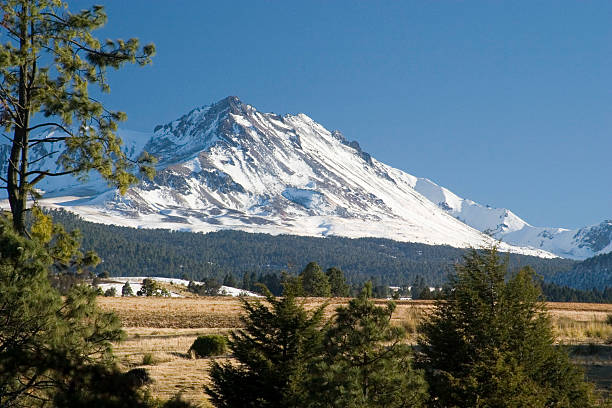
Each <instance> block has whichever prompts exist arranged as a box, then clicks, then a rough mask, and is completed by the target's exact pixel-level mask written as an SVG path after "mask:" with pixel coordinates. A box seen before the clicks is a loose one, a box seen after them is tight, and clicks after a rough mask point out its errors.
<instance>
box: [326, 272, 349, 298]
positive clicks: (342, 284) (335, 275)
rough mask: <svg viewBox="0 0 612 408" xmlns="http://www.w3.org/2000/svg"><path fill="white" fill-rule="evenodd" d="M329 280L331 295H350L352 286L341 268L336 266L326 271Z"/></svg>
mask: <svg viewBox="0 0 612 408" xmlns="http://www.w3.org/2000/svg"><path fill="white" fill-rule="evenodd" d="M325 274H326V275H327V280H328V281H329V285H330V289H331V296H334V297H347V296H349V295H350V291H351V288H350V286H349V285H347V283H346V279H345V278H344V273H343V272H342V270H341V269H340V268H336V267H335V266H334V267H332V268H329V269H328V270H327V271H325Z"/></svg>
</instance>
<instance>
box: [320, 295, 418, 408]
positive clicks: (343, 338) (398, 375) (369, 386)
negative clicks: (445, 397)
mask: <svg viewBox="0 0 612 408" xmlns="http://www.w3.org/2000/svg"><path fill="white" fill-rule="evenodd" d="M371 297H372V286H371V284H370V283H368V284H366V286H365V287H364V289H363V290H362V292H361V294H360V295H359V296H358V297H357V298H355V299H353V300H351V301H350V302H349V305H348V306H347V307H340V308H338V309H337V310H336V316H335V319H334V321H333V324H332V325H331V327H330V328H329V330H328V331H327V333H326V335H325V339H324V342H323V345H324V350H325V354H324V355H323V357H322V358H321V359H320V361H319V363H318V364H315V366H314V369H313V374H312V377H311V378H312V383H311V384H310V386H309V389H310V391H311V397H310V401H309V405H308V406H310V407H356V408H359V407H362V408H367V407H381V408H394V407H420V406H423V404H424V402H425V401H426V399H427V391H426V389H427V386H426V384H425V380H424V378H423V374H422V373H421V372H419V371H416V370H413V369H412V353H411V350H410V346H408V345H407V344H405V343H404V341H405V331H404V330H403V329H402V328H401V327H397V326H391V316H392V314H393V311H394V310H395V304H394V303H393V302H389V303H388V304H387V305H386V306H385V307H381V306H376V305H375V303H374V301H372V300H371Z"/></svg>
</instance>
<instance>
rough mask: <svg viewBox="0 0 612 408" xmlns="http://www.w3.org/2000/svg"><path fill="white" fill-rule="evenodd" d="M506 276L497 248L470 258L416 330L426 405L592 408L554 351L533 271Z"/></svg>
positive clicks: (577, 376) (577, 375)
mask: <svg viewBox="0 0 612 408" xmlns="http://www.w3.org/2000/svg"><path fill="white" fill-rule="evenodd" d="M506 276H507V265H506V263H505V262H501V261H500V259H499V256H498V255H497V252H496V250H495V248H493V249H491V250H488V251H486V252H485V253H484V254H483V253H480V252H478V251H475V250H474V251H471V252H470V253H469V254H468V255H467V256H466V257H465V260H464V263H463V264H462V265H457V266H456V276H455V277H454V279H453V281H452V289H451V290H450V291H448V292H447V298H446V299H445V300H443V301H439V302H438V303H437V304H436V308H435V310H434V312H433V313H432V314H431V316H430V317H429V318H428V319H427V320H426V321H425V322H424V323H423V324H422V325H421V327H420V332H421V338H420V339H419V345H420V347H421V352H420V354H419V362H420V365H421V366H422V367H423V368H424V369H425V373H426V378H427V381H428V383H429V386H430V393H431V397H432V399H431V404H432V406H434V407H567V408H569V407H574V408H576V407H592V406H595V405H594V403H593V399H592V395H591V391H590V386H589V385H588V384H587V383H586V382H585V380H584V376H583V374H582V372H581V371H580V370H579V369H577V368H576V367H574V366H573V365H572V364H571V362H570V361H569V357H568V356H567V354H566V353H565V352H564V351H563V350H562V349H559V348H557V347H555V346H554V336H553V331H552V326H551V322H550V320H549V317H548V315H547V313H546V309H545V305H544V303H543V302H542V297H541V292H540V290H539V288H538V287H537V285H535V284H534V281H533V276H534V272H533V270H532V269H530V268H523V269H521V270H520V271H519V272H518V273H516V274H515V275H514V276H511V277H510V278H509V279H508V280H506Z"/></svg>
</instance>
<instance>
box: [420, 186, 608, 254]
mask: <svg viewBox="0 0 612 408" xmlns="http://www.w3.org/2000/svg"><path fill="white" fill-rule="evenodd" d="M413 188H414V189H415V190H416V191H418V192H419V193H421V194H423V195H424V196H425V197H427V198H428V199H429V200H430V201H432V202H433V203H436V204H437V205H438V206H439V207H440V208H442V209H444V210H446V211H447V212H448V213H449V214H451V215H452V216H453V217H456V218H457V219H459V220H461V221H463V222H464V223H466V224H467V225H469V226H471V227H473V228H476V229H477V230H479V231H483V232H485V233H487V234H489V235H491V236H492V237H494V238H497V239H499V240H502V241H504V242H507V243H509V244H512V245H518V246H529V247H533V248H539V249H543V250H545V251H548V252H552V253H554V254H556V255H559V256H561V257H564V258H573V259H585V258H589V257H592V256H594V255H598V254H605V253H608V252H612V220H606V221H603V222H602V223H600V224H597V225H591V226H588V227H584V228H580V229H575V230H570V229H566V228H547V227H534V226H532V225H530V224H528V223H527V222H526V221H524V220H522V219H521V218H520V217H518V216H517V215H516V214H514V213H513V212H512V211H510V210H508V209H505V208H492V207H489V206H483V205H481V204H478V203H476V202H474V201H471V200H467V199H464V198H461V197H458V196H457V195H455V194H453V193H452V192H451V191H449V190H447V189H446V188H444V187H441V186H439V185H437V184H435V183H434V182H432V181H431V180H428V179H425V178H419V179H418V180H417V182H416V183H415V184H414V185H413Z"/></svg>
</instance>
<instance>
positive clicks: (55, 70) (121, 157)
mask: <svg viewBox="0 0 612 408" xmlns="http://www.w3.org/2000/svg"><path fill="white" fill-rule="evenodd" d="M0 10H1V11H2V24H1V25H0V32H1V33H2V35H1V38H2V40H4V42H3V43H1V44H0V78H1V79H2V87H1V88H0V104H1V105H2V108H1V109H0V121H1V124H2V126H3V128H4V131H5V134H3V136H4V137H5V138H8V139H9V141H10V155H9V158H8V160H7V163H5V165H6V174H5V175H3V176H2V177H0V180H2V182H3V183H4V184H5V188H6V190H7V193H8V200H9V204H10V208H11V213H12V215H13V218H12V222H13V226H14V228H15V230H16V231H17V232H19V233H20V234H21V235H25V233H26V220H25V213H26V211H27V199H28V198H30V197H34V198H36V192H35V190H34V188H35V187H36V185H37V184H38V183H39V182H40V181H41V180H42V179H44V178H45V177H53V176H60V175H65V174H75V175H77V176H85V175H86V174H87V173H88V172H89V171H91V170H93V171H96V172H98V173H99V174H100V175H101V176H102V177H103V178H104V179H106V180H107V181H108V182H109V183H111V184H112V185H114V186H116V187H118V188H119V189H120V190H121V191H122V192H123V191H125V189H126V188H127V187H128V186H129V185H130V184H132V183H134V182H135V181H136V176H135V175H134V174H132V173H131V172H130V169H131V168H132V167H133V165H134V164H137V165H138V166H139V167H140V169H141V170H143V171H144V172H146V173H147V174H148V175H152V171H153V169H152V167H150V166H149V164H151V163H152V158H151V157H149V156H148V155H146V154H145V155H143V156H142V157H141V158H140V159H139V161H138V163H133V162H131V161H130V159H129V158H128V157H127V156H126V154H125V153H124V152H123V151H122V150H121V139H120V138H119V137H118V136H117V135H116V131H117V122H118V121H123V120H125V119H126V115H125V113H123V112H113V111H110V110H108V109H106V108H105V107H104V106H103V105H102V103H100V102H98V101H97V100H96V99H94V98H92V97H90V96H89V88H88V86H89V85H90V84H95V85H98V86H99V87H100V89H101V90H102V91H103V92H109V91H110V87H109V85H108V83H107V77H106V71H107V69H109V68H112V69H118V68H120V67H121V66H122V65H124V64H126V63H136V64H139V65H146V64H148V63H149V62H150V61H151V59H150V58H151V56H152V55H153V54H154V52H155V47H154V46H153V45H152V44H150V45H146V46H145V47H143V48H142V49H140V47H139V42H138V40H137V39H135V38H132V39H129V40H128V41H123V40H117V41H112V40H106V41H104V42H101V41H99V40H98V39H96V38H95V37H94V36H93V35H92V34H91V32H92V31H93V30H95V29H97V28H100V27H102V26H103V25H104V24H105V23H106V14H105V12H104V8H103V7H102V6H93V7H92V8H91V9H89V10H83V11H80V12H78V13H70V12H69V11H68V10H67V6H66V4H65V3H64V2H62V1H60V0H2V1H0ZM45 131H48V133H43V132H45ZM33 132H34V133H33ZM58 148H59V150H60V151H62V150H63V153H62V154H61V156H60V157H59V159H58V164H59V165H61V167H62V169H61V170H59V171H56V170H55V169H54V168H53V169H52V168H40V167H39V166H40V164H41V163H43V162H42V161H40V160H42V159H44V158H45V157H47V156H49V155H50V154H51V152H52V151H55V150H58ZM34 163H36V165H33V164H34ZM0 167H4V166H0Z"/></svg>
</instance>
